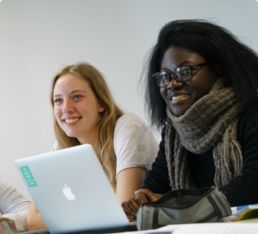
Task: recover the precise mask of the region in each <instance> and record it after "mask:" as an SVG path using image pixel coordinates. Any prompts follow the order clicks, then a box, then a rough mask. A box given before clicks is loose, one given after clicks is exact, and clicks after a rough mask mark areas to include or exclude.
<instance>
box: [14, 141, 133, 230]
mask: <svg viewBox="0 0 258 234" xmlns="http://www.w3.org/2000/svg"><path fill="white" fill-rule="evenodd" d="M15 164H16V166H17V168H18V170H19V173H20V175H21V176H22V178H23V181H24V183H25V184H26V186H27V188H28V190H29V193H30V195H31V197H32V199H33V200H34V201H35V202H36V204H37V205H38V208H39V210H40V212H41V215H42V217H43V218H44V221H45V223H46V224H47V226H48V229H49V231H50V232H51V233H60V232H71V231H80V230H94V229H104V228H114V227H123V226H126V225H128V224H129V221H128V219H127V217H126V215H125V213H124V211H123V209H122V207H121V205H120V203H119V202H118V200H117V198H116V196H115V193H114V192H113V189H112V187H111V184H110V183H109V181H108V179H107V177H106V175H105V173H104V170H103V168H102V166H101V165H100V162H99V160H98V158H97V156H96V154H95V152H94V150H93V148H92V147H91V145H88V144H85V145H80V146H75V147H70V148H67V149H62V150H58V151H51V152H48V153H44V154H39V155H34V156H30V157H25V158H22V159H17V160H16V161H15Z"/></svg>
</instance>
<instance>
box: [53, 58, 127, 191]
mask: <svg viewBox="0 0 258 234" xmlns="http://www.w3.org/2000/svg"><path fill="white" fill-rule="evenodd" d="M68 73H69V74H73V75H75V76H77V77H79V78H81V79H83V80H85V81H87V82H88V84H89V86H90V88H91V89H92V91H93V93H94V94H95V95H96V98H97V99H98V101H99V102H100V104H101V106H103V109H104V111H103V112H101V113H100V115H101V116H100V122H99V133H98V145H97V149H95V150H96V151H97V152H96V153H97V155H98V157H99V160H100V162H101V164H102V167H103V169H104V171H105V173H106V175H107V177H108V179H109V181H110V183H111V185H112V187H113V189H114V190H115V188H116V156H115V152H114V146H113V138H114V128H115V125H116V121H117V120H118V118H119V117H120V116H121V115H122V114H123V112H122V111H121V110H120V109H119V107H118V106H117V105H116V104H115V102H114V100H113V97H112V95H111V92H110V90H109V88H108V86H107V83H106V82H105V80H104V78H103V76H102V74H101V73H100V72H99V71H98V70H97V69H96V68H95V67H93V66H92V65H90V64H88V63H78V64H73V65H68V66H66V67H64V68H63V69H62V70H61V71H60V72H59V73H57V75H56V76H55V77H54V79H53V82H52V88H51V94H50V95H51V104H52V107H53V108H54V102H53V91H54V87H55V84H56V82H57V80H58V79H59V78H60V77H61V76H63V75H65V74H68ZM54 131H55V135H56V140H57V143H58V147H59V148H60V149H63V148H68V147H72V146H76V145H80V142H79V141H78V140H77V138H73V137H69V136H67V135H66V134H65V132H64V131H63V130H62V129H61V128H60V126H59V125H58V123H57V121H56V119H55V118H54Z"/></svg>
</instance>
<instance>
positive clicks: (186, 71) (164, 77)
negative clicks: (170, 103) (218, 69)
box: [152, 63, 209, 87]
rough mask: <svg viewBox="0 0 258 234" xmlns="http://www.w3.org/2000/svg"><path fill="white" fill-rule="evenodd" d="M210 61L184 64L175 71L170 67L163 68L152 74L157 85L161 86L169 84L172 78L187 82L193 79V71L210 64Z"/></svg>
mask: <svg viewBox="0 0 258 234" xmlns="http://www.w3.org/2000/svg"><path fill="white" fill-rule="evenodd" d="M208 65H209V63H199V64H193V65H182V66H178V67H176V68H175V69H174V70H173V71H171V70H169V69H163V70H161V71H160V72H157V73H155V74H153V75H152V77H153V78H155V80H156V82H157V85H158V86H159V87H165V86H167V85H168V84H169V83H170V81H171V80H172V79H175V80H177V81H179V82H185V81H188V80H191V79H192V76H193V71H195V70H197V69H198V68H202V67H204V66H208Z"/></svg>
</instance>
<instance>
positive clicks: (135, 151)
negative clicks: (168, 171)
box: [28, 63, 157, 229]
mask: <svg viewBox="0 0 258 234" xmlns="http://www.w3.org/2000/svg"><path fill="white" fill-rule="evenodd" d="M51 103H52V107H53V112H54V129H55V134H56V140H57V143H56V145H55V147H54V148H55V150H57V149H63V148H68V147H72V146H76V145H80V144H91V145H92V146H93V148H94V150H95V152H96V154H97V156H98V159H99V161H100V163H101V164H102V167H103V169H104V171H105V173H106V175H107V177H108V179H109V181H110V183H111V185H112V187H113V189H114V191H115V193H116V195H117V198H118V200H119V201H120V202H123V201H126V200H128V199H129V198H130V197H131V196H132V195H133V194H134V191H135V190H137V189H139V188H140V187H141V186H142V184H143V180H144V178H145V174H146V171H147V170H149V169H150V167H151V164H152V162H153V160H154V158H155V156H156V153H157V144H156V141H155V139H154V137H153V135H152V133H151V131H150V130H149V129H148V128H147V126H146V125H145V124H144V123H143V122H142V120H141V119H140V118H139V117H137V116H136V115H134V114H131V113H127V114H124V113H123V112H122V111H121V110H120V108H119V107H118V106H117V105H116V104H115V102H114V100H113V98H112V95H111V93H110V91H109V88H108V86H107V84H106V82H105V80H104V78H103V76H102V74H101V73H100V72H99V71H98V70H97V69H96V68H95V67H93V66H92V65H90V64H87V63H79V64H74V65H69V66H66V67H64V68H63V69H62V70H61V71H60V72H59V73H58V74H57V75H56V76H55V77H54V80H53V83H52V89H51ZM36 214H37V215H39V213H38V212H37V210H36V207H35V206H34V205H32V207H31V209H30V213H29V215H28V225H29V227H30V228H31V229H35V228H40V227H43V226H44V223H43V222H42V219H41V218H40V217H38V216H37V215H36Z"/></svg>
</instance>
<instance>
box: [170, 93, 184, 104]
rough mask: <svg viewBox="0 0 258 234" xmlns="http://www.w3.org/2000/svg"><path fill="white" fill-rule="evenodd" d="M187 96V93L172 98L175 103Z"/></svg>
mask: <svg viewBox="0 0 258 234" xmlns="http://www.w3.org/2000/svg"><path fill="white" fill-rule="evenodd" d="M186 97H187V95H179V96H174V97H172V99H171V100H172V102H173V103H176V102H179V101H180V100H182V99H184V98H186Z"/></svg>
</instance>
